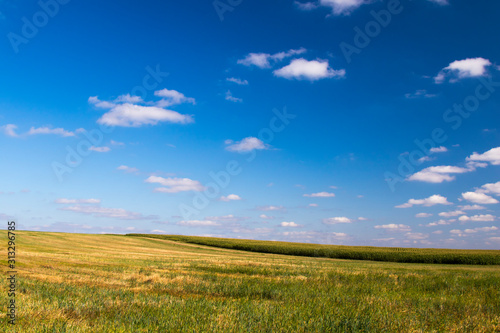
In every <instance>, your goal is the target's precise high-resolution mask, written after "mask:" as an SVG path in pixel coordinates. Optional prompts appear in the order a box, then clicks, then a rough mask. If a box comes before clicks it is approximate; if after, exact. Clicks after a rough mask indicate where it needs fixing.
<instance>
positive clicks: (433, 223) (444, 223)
mask: <svg viewBox="0 0 500 333" xmlns="http://www.w3.org/2000/svg"><path fill="white" fill-rule="evenodd" d="M455 222H456V221H455ZM451 223H452V221H451V220H448V221H445V220H439V221H436V222H432V223H429V224H427V225H426V227H437V226H438V225H449V224H451Z"/></svg>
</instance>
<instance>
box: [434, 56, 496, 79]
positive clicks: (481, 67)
mask: <svg viewBox="0 0 500 333" xmlns="http://www.w3.org/2000/svg"><path fill="white" fill-rule="evenodd" d="M488 66H491V62H490V61H489V60H488V59H484V58H468V59H464V60H457V61H454V62H452V63H450V64H449V65H448V66H447V67H445V68H443V69H442V70H441V71H440V72H439V73H438V75H437V76H436V77H435V78H434V82H436V83H443V82H444V81H446V78H447V77H450V79H449V81H450V82H457V81H458V80H460V79H464V78H470V77H479V76H485V75H486V74H487V70H486V68H487V67H488Z"/></svg>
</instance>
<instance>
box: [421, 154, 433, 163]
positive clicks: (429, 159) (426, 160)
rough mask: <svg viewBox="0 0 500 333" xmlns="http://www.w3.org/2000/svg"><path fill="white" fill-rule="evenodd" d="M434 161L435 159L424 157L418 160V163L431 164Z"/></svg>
mask: <svg viewBox="0 0 500 333" xmlns="http://www.w3.org/2000/svg"><path fill="white" fill-rule="evenodd" d="M432 160H433V158H431V157H429V156H424V157H421V158H419V159H418V163H424V162H430V161H432Z"/></svg>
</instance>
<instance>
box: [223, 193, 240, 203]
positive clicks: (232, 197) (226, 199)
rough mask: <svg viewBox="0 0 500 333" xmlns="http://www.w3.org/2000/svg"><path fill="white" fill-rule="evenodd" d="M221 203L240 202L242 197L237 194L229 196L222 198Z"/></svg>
mask: <svg viewBox="0 0 500 333" xmlns="http://www.w3.org/2000/svg"><path fill="white" fill-rule="evenodd" d="M219 200H220V201H238V200H241V197H240V196H239V195H237V194H229V195H228V196H221V197H220V199H219Z"/></svg>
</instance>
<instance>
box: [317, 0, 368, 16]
mask: <svg viewBox="0 0 500 333" xmlns="http://www.w3.org/2000/svg"><path fill="white" fill-rule="evenodd" d="M319 3H320V5H321V6H326V7H330V8H331V9H332V13H333V14H334V15H349V14H350V13H351V12H352V11H354V10H356V9H358V8H359V7H360V6H361V5H363V4H366V3H367V2H366V1H365V0H319Z"/></svg>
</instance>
